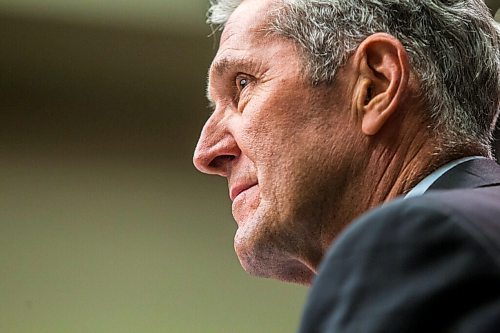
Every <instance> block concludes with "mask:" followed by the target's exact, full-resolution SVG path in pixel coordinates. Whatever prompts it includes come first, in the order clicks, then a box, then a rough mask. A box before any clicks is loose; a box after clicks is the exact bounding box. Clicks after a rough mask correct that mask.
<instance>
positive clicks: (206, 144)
mask: <svg viewBox="0 0 500 333" xmlns="http://www.w3.org/2000/svg"><path fill="white" fill-rule="evenodd" d="M240 154H241V151H240V149H239V147H238V144H237V142H236V140H235V139H234V137H233V135H232V134H231V132H230V131H229V129H228V127H227V121H226V120H225V119H218V117H217V115H216V113H214V114H212V116H211V117H210V118H209V119H208V120H207V122H206V124H205V126H204V127H203V130H202V131H201V135H200V138H199V140H198V144H197V145H196V149H195V151H194V156H193V164H194V165H195V167H196V168H197V169H198V170H199V171H201V172H203V173H207V174H211V175H219V176H223V177H227V176H228V174H229V172H230V170H231V164H232V163H233V160H234V159H236V158H237V157H238V156H239V155H240Z"/></svg>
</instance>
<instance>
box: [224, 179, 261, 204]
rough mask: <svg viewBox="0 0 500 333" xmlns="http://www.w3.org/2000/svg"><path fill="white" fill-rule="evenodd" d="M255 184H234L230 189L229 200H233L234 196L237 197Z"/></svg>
mask: <svg viewBox="0 0 500 333" xmlns="http://www.w3.org/2000/svg"><path fill="white" fill-rule="evenodd" d="M256 185H257V183H254V184H241V185H236V186H234V187H232V188H231V189H230V191H229V198H231V201H234V199H236V197H238V196H239V195H240V194H242V193H243V192H245V191H246V190H249V189H250V188H252V187H254V186H256Z"/></svg>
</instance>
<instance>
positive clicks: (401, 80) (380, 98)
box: [353, 33, 410, 135]
mask: <svg viewBox="0 0 500 333" xmlns="http://www.w3.org/2000/svg"><path fill="white" fill-rule="evenodd" d="M353 59H354V65H355V66H356V69H357V73H358V80H357V83H356V88H355V89H354V95H353V98H354V100H353V102H354V106H355V108H356V112H357V114H359V115H360V117H361V119H362V123H361V125H362V131H363V133H364V134H366V135H375V134H377V133H378V132H379V131H380V129H381V128H382V126H384V124H385V123H386V122H387V120H388V119H389V117H390V116H391V115H393V114H394V113H395V112H396V111H397V110H398V107H399V105H400V102H401V99H402V96H404V93H405V91H406V88H407V85H408V77H409V73H410V66H409V62H408V54H407V53H406V50H405V49H404V47H403V45H402V44H401V42H400V41H399V40H397V39H396V38H395V37H393V36H391V35H388V34H385V33H376V34H373V35H371V36H369V37H368V38H366V39H365V40H364V41H363V42H362V43H361V44H360V46H359V47H358V49H357V50H356V52H355V54H354V57H353Z"/></svg>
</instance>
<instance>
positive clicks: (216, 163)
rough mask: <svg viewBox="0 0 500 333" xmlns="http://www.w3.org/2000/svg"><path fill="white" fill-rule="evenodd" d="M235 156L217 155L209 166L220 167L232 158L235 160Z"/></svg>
mask: <svg viewBox="0 0 500 333" xmlns="http://www.w3.org/2000/svg"><path fill="white" fill-rule="evenodd" d="M234 158H235V156H234V155H221V156H217V157H216V158H214V159H213V160H212V161H211V162H210V164H208V166H209V167H210V168H213V169H219V168H221V167H223V166H224V165H225V164H227V163H228V162H231V161H232V160H234Z"/></svg>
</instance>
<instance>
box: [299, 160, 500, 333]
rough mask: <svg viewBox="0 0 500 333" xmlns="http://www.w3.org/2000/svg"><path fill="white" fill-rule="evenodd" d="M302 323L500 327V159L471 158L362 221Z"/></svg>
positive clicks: (404, 329)
mask: <svg viewBox="0 0 500 333" xmlns="http://www.w3.org/2000/svg"><path fill="white" fill-rule="evenodd" d="M299 332H300V333H313V332H339V333H365V332H370V333H371V332H380V333H392V332H394V333H409V332H419V333H427V332H474V333H476V332H480V333H484V332H488V333H489V332H492V333H493V332H500V166H499V165H497V164H496V163H495V162H493V161H491V160H486V159H482V160H473V161H469V162H465V163H463V164H460V165H458V166H456V167H455V168H453V169H452V170H450V171H448V172H447V173H445V174H444V175H443V176H442V177H441V178H439V179H438V180H437V181H436V182H435V183H434V184H433V185H432V186H431V188H430V189H429V190H428V191H427V192H426V193H425V194H424V195H422V196H419V197H414V198H408V199H397V200H395V201H393V202H392V203H390V204H387V205H384V206H382V207H380V208H377V209H375V210H373V211H371V212H369V213H367V214H365V215H363V216H362V217H361V218H359V219H357V220H356V221H354V222H353V223H352V224H351V225H350V227H349V228H348V229H347V230H346V231H345V232H344V233H343V234H342V235H341V236H340V237H339V238H338V239H337V240H336V241H335V242H334V244H333V245H332V247H331V248H330V250H329V251H328V253H327V255H326V256H325V258H324V259H323V262H322V264H321V265H320V269H319V273H318V276H317V278H316V279H315V281H314V283H313V286H312V288H311V290H310V294H309V299H308V302H307V304H306V307H305V310H304V314H303V318H302V323H301V327H300V330H299Z"/></svg>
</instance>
